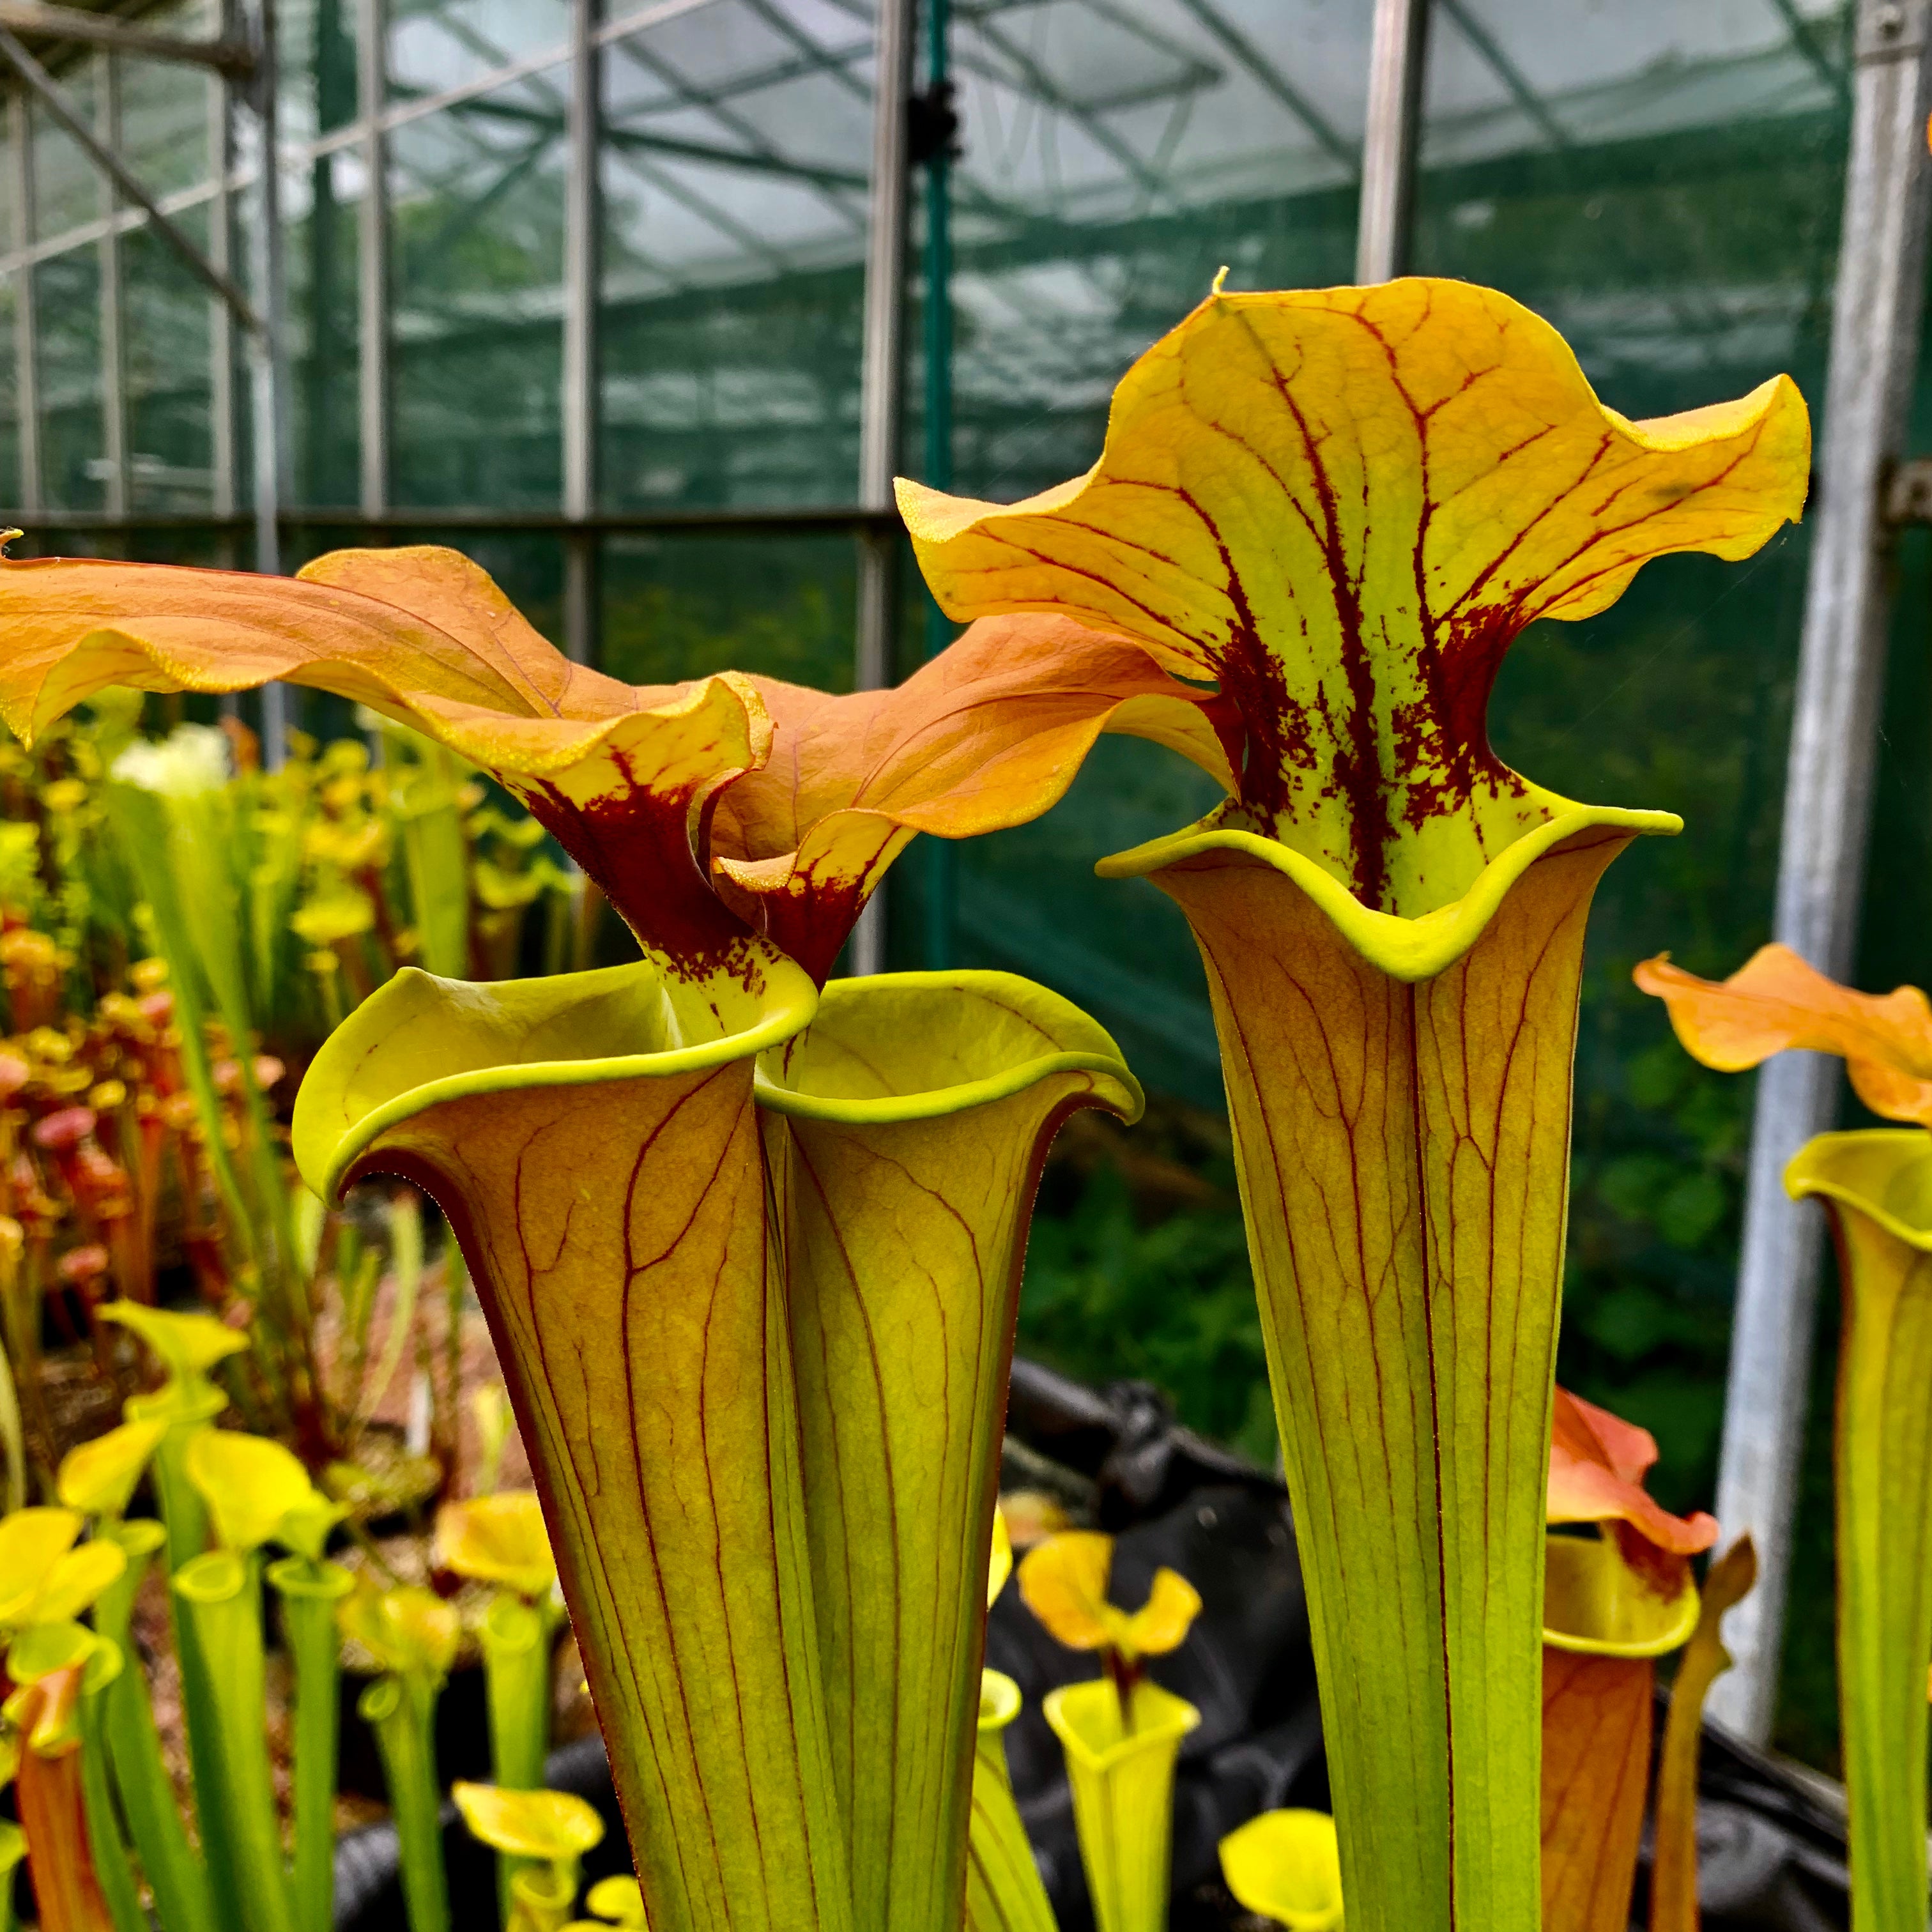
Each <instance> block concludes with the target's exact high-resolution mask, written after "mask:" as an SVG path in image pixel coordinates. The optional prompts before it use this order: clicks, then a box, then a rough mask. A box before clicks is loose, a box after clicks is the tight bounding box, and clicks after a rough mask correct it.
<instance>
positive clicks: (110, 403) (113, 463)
mask: <svg viewBox="0 0 1932 1932" xmlns="http://www.w3.org/2000/svg"><path fill="white" fill-rule="evenodd" d="M94 118H95V126H96V127H98V129H99V130H100V133H101V140H102V142H104V144H105V145H107V147H109V148H112V149H113V150H114V151H115V152H116V153H118V151H120V147H121V74H120V67H119V64H118V62H117V61H116V59H115V55H114V54H113V51H112V50H111V49H109V48H107V47H101V48H98V49H96V51H95V56H94ZM98 187H99V189H100V193H101V215H102V217H103V219H104V223H105V232H104V233H103V234H102V236H101V239H100V240H99V241H98V242H96V243H95V254H96V258H97V259H98V261H99V263H100V265H101V277H100V281H101V287H100V299H101V457H102V462H103V467H104V469H105V470H106V472H107V474H106V475H105V477H104V479H103V481H104V486H105V487H104V490H103V493H102V495H103V505H104V508H106V510H107V514H109V515H110V517H124V516H125V515H126V514H127V511H128V509H129V507H130V501H129V499H130V490H129V487H128V482H129V478H128V460H127V458H128V443H127V351H126V347H125V341H124V331H123V326H122V325H123V319H124V316H125V314H126V310H125V308H124V305H123V304H122V302H121V236H120V234H119V232H118V229H116V228H115V224H114V217H115V214H116V213H118V211H119V208H120V205H121V203H120V197H119V196H118V194H117V193H115V187H114V178H113V176H112V175H109V174H107V173H105V172H104V173H103V174H102V175H101V177H100V179H99V181H98Z"/></svg>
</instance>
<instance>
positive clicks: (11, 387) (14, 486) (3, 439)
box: [0, 275, 25, 506]
mask: <svg viewBox="0 0 1932 1932" xmlns="http://www.w3.org/2000/svg"><path fill="white" fill-rule="evenodd" d="M19 319H20V293H19V284H17V282H16V281H15V280H14V278H13V277H12V276H10V275H8V276H4V277H0V502H5V503H9V504H12V505H16V506H17V505H19V503H20V499H21V497H22V496H23V495H24V494H25V492H24V491H23V490H22V489H21V487H20V365H19V363H18V362H17V359H16V358H17V353H18V350H17V345H16V338H15V337H14V334H13V330H14V327H15V325H16V324H17V322H18V320H19Z"/></svg>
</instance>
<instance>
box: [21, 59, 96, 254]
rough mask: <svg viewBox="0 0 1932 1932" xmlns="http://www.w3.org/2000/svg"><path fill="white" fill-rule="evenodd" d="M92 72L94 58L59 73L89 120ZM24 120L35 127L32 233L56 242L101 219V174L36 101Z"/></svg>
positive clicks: (92, 102)
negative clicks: (74, 230)
mask: <svg viewBox="0 0 1932 1932" xmlns="http://www.w3.org/2000/svg"><path fill="white" fill-rule="evenodd" d="M94 73H95V70H94V63H93V62H92V61H80V62H76V63H75V64H74V65H73V66H72V67H71V68H66V69H65V70H63V71H62V74H61V77H60V81H61V86H62V91H63V92H65V94H66V95H67V97H68V100H69V101H71V103H72V104H73V105H74V107H75V108H76V109H77V110H78V111H79V112H80V113H83V114H85V115H87V116H89V118H90V119H92V116H93V115H94V113H95V87H94ZM28 126H29V127H31V129H32V130H33V133H32V136H31V139H32V142H33V149H34V234H35V235H36V236H37V237H38V238H39V239H40V240H41V241H43V242H52V241H56V240H58V239H59V238H60V237H61V236H63V235H65V234H66V233H68V231H69V230H70V229H75V228H78V227H80V226H81V224H82V223H83V222H91V221H94V220H98V218H99V216H100V214H101V176H100V172H99V170H98V169H96V168H95V165H94V163H93V162H92V160H89V158H88V156H87V153H86V150H85V149H84V148H83V147H82V146H81V145H80V142H78V141H77V140H76V139H74V136H72V135H71V134H70V133H68V131H67V130H66V129H65V127H62V126H61V125H60V124H59V123H58V121H55V120H54V119H53V118H52V116H51V115H49V114H48V113H47V111H46V109H45V108H44V107H42V106H41V105H40V103H39V102H38V101H34V102H31V104H29V107H28Z"/></svg>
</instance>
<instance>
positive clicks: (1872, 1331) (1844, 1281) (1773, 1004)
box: [1636, 946, 1932, 1932]
mask: <svg viewBox="0 0 1932 1932" xmlns="http://www.w3.org/2000/svg"><path fill="white" fill-rule="evenodd" d="M1636 977H1637V984H1638V985H1639V986H1640V987H1642V988H1643V990H1644V991H1645V992H1648V993H1654V994H1655V995H1657V996H1658V998H1660V999H1661V1000H1662V1001H1664V1004H1665V1005H1666V1006H1667V1007H1668V1009H1669V1010H1670V1023H1671V1025H1672V1026H1673V1028H1675V1029H1676V1034H1677V1037H1678V1039H1679V1040H1680V1041H1681V1042H1682V1043H1683V1046H1684V1047H1685V1050H1686V1051H1687V1052H1688V1053H1690V1054H1691V1055H1692V1057H1693V1058H1695V1059H1697V1060H1700V1061H1703V1064H1705V1065H1706V1066H1707V1067H1717V1068H1718V1069H1720V1070H1722V1071H1724V1072H1727V1073H1734V1072H1737V1071H1739V1070H1742V1069H1744V1068H1745V1067H1755V1066H1757V1064H1759V1063H1760V1061H1765V1060H1767V1059H1769V1058H1770V1057H1771V1055H1772V1054H1774V1053H1780V1052H1784V1051H1786V1050H1787V1049H1790V1048H1793V1047H1797V1048H1804V1049H1810V1050H1811V1051H1812V1052H1817V1053H1835V1054H1838V1055H1842V1056H1843V1059H1844V1061H1845V1067H1846V1072H1847V1073H1849V1075H1850V1076H1851V1082H1852V1089H1853V1091H1855V1093H1856V1094H1857V1095H1858V1098H1859V1099H1860V1100H1862V1101H1863V1102H1864V1103H1865V1105H1866V1106H1867V1107H1869V1108H1870V1109H1871V1110H1872V1112H1873V1113H1875V1114H1877V1115H1880V1116H1881V1117H1882V1118H1884V1119H1886V1120H1890V1121H1903V1122H1907V1123H1910V1124H1909V1125H1907V1126H1904V1127H1880V1128H1870V1129H1865V1130H1860V1131H1858V1132H1855V1133H1832V1134H1820V1135H1819V1136H1817V1138H1816V1139H1813V1140H1811V1141H1808V1142H1806V1144H1805V1145H1804V1146H1803V1147H1802V1148H1799V1151H1798V1152H1797V1154H1796V1155H1795V1156H1794V1157H1793V1159H1792V1160H1791V1163H1790V1166H1788V1167H1787V1168H1786V1169H1785V1171H1784V1184H1785V1187H1786V1189H1787V1191H1788V1192H1789V1193H1790V1194H1791V1195H1792V1196H1793V1199H1799V1200H1803V1199H1816V1200H1817V1201H1819V1202H1821V1203H1822V1204H1823V1206H1824V1208H1825V1210H1826V1213H1827V1214H1829V1216H1830V1217H1831V1223H1832V1234H1833V1235H1834V1237H1835V1240H1836V1242H1837V1245H1838V1275H1839V1293H1840V1304H1841V1310H1842V1313H1841V1333H1840V1336H1839V1342H1838V1401H1837V1413H1836V1415H1835V1418H1834V1423H1833V1428H1834V1432H1835V1448H1834V1454H1833V1481H1834V1486H1835V1508H1836V1511H1837V1519H1838V1529H1837V1559H1838V1697H1839V1703H1840V1708H1841V1716H1842V1721H1843V1732H1844V1748H1845V1790H1846V1800H1847V1802H1848V1805H1849V1825H1850V1864H1851V1873H1852V1926H1853V1927H1854V1928H1855V1932H1903V1928H1904V1927H1906V1926H1911V1927H1914V1928H1916V1927H1917V1926H1918V1923H1919V1921H1921V1919H1923V1918H1924V1915H1925V1885H1926V1849H1925V1804H1926V1757H1925V1752H1926V1728H1927V1727H1926V1704H1925V1698H1924V1695H1923V1689H1924V1684H1925V1682H1926V1673H1927V1667H1928V1665H1932V1403H1927V1400H1926V1394H1925V1392H1926V1390H1927V1387H1928V1386H1932V1137H1928V1135H1927V1129H1928V1128H1932V1004H1928V1003H1927V1000H1926V998H1925V995H1924V994H1923V993H1922V992H1920V991H1919V990H1918V988H1917V987H1915V986H1901V987H1900V988H1898V989H1897V990H1896V991H1895V992H1891V993H1887V994H1885V995H1882V996H1881V995H1876V994H1872V993H1860V992H1854V991H1852V989H1850V988H1849V987H1846V986H1839V985H1838V983H1836V982H1835V981H1834V980H1829V979H1827V978H1826V977H1825V976H1824V974H1822V973H1820V972H1818V971H1817V970H1816V969H1815V968H1813V967H1811V966H1809V965H1807V964H1806V963H1805V961H1804V960H1802V959H1800V958H1799V956H1798V955H1797V954H1796V953H1793V951H1792V950H1790V948H1789V947H1784V946H1767V947H1763V948H1762V949H1760V950H1759V951H1758V952H1757V953H1755V954H1754V955H1753V956H1752V957H1751V959H1749V960H1748V961H1747V962H1745V965H1743V966H1742V967H1741V968H1739V970H1738V971H1736V973H1734V974H1732V975H1731V977H1730V978H1729V979H1728V980H1724V981H1722V982H1721V983H1713V982H1712V981H1710V980H1700V979H1699V978H1698V977H1697V976H1696V975H1695V974H1691V973H1687V972H1685V971H1684V969H1683V968H1682V967H1679V966H1675V965H1672V964H1671V962H1670V956H1669V955H1668V954H1660V955H1659V956H1658V957H1657V958H1656V959H1649V960H1646V961H1645V962H1643V964H1642V965H1640V966H1639V967H1638V968H1637V975H1636Z"/></svg>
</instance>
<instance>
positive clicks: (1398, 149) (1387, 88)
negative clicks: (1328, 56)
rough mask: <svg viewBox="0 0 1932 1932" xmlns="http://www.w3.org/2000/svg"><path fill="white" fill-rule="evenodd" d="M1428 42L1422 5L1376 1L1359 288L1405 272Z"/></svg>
mask: <svg viewBox="0 0 1932 1932" xmlns="http://www.w3.org/2000/svg"><path fill="white" fill-rule="evenodd" d="M1428 40H1429V0H1376V17H1375V27H1374V30H1373V34H1371V37H1370V42H1369V106H1368V118H1367V121H1366V123H1365V124H1364V127H1363V130H1362V205H1361V215H1360V217H1359V218H1358V220H1357V222H1356V225H1355V280H1356V281H1358V282H1364V283H1367V282H1386V281H1393V280H1394V278H1395V277H1397V275H1401V274H1403V272H1405V271H1406V269H1407V268H1408V266H1409V261H1408V257H1409V226H1410V216H1411V214H1412V211H1413V209H1414V207H1415V161H1416V154H1417V151H1418V148H1420V146H1421V128H1422V80H1423V73H1424V68H1425V67H1426V65H1427V57H1428Z"/></svg>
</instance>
